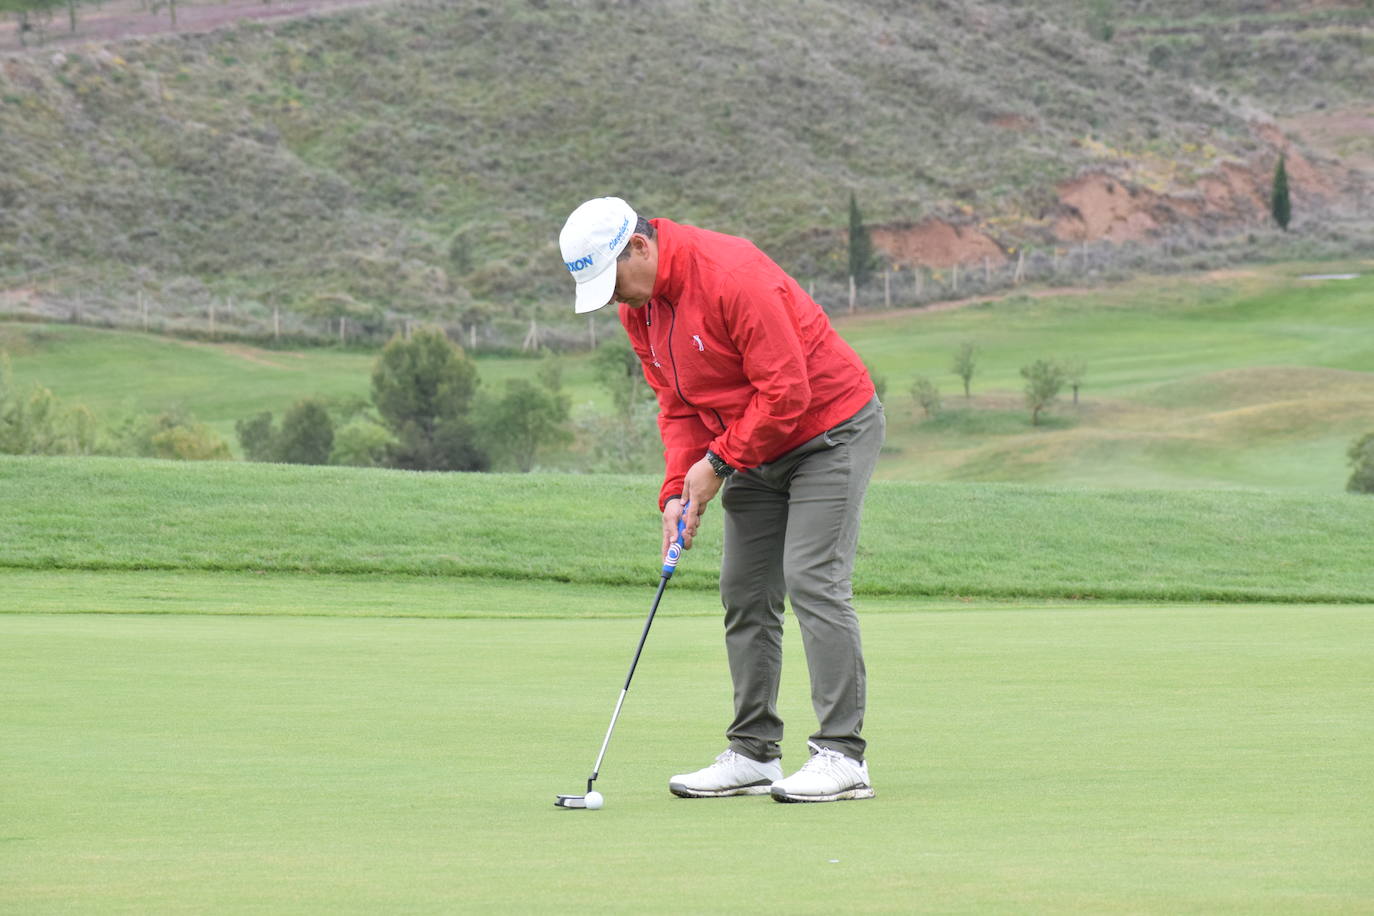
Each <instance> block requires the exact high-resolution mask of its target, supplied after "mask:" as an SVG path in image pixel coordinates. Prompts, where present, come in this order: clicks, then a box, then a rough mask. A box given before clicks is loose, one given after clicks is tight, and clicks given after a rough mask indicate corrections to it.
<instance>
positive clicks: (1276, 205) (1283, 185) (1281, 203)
mask: <svg viewBox="0 0 1374 916" xmlns="http://www.w3.org/2000/svg"><path fill="white" fill-rule="evenodd" d="M1286 159H1287V157H1286V156H1280V157H1279V164H1278V167H1277V168H1275V169H1274V191H1273V193H1272V194H1271V195H1270V198H1269V209H1270V211H1271V212H1272V213H1273V214H1274V222H1276V223H1278V224H1279V228H1280V229H1282V230H1284V231H1285V232H1287V231H1288V223H1289V222H1290V221H1291V220H1292V218H1293V201H1292V200H1291V199H1290V198H1289V196H1288V166H1287V165H1286V162H1285V160H1286Z"/></svg>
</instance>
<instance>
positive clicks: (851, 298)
mask: <svg viewBox="0 0 1374 916" xmlns="http://www.w3.org/2000/svg"><path fill="white" fill-rule="evenodd" d="M858 294H859V289H858V287H857V286H855V285H854V275H853V274H850V275H849V314H851V315H853V314H854V300H855V298H856V297H857V296H858Z"/></svg>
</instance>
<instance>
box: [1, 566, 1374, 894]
mask: <svg viewBox="0 0 1374 916" xmlns="http://www.w3.org/2000/svg"><path fill="white" fill-rule="evenodd" d="M72 575H75V576H76V578H75V579H74V580H73V579H72V578H71V576H69V575H68V574H65V573H51V572H50V573H27V572H12V571H6V572H4V573H0V595H3V596H5V597H4V600H3V603H2V604H0V611H3V612H4V613H0V646H3V650H0V682H3V683H4V684H5V686H6V693H7V701H6V703H5V705H4V707H3V712H0V730H2V731H3V733H4V734H5V735H6V740H5V743H4V744H5V746H4V749H3V751H0V757H2V758H3V763H4V766H3V772H4V786H3V792H0V823H3V824H4V827H3V830H2V831H0V833H2V834H3V835H0V873H3V874H4V875H5V882H4V883H5V893H4V898H3V900H0V909H2V910H4V911H6V912H16V913H18V912H24V913H44V912H70V911H93V910H99V911H101V912H149V911H163V912H166V911H216V912H238V911H250V910H251V911H298V912H299V911H324V910H328V911H340V912H378V911H390V912H395V911H413V912H453V911H457V910H474V911H481V910H497V911H536V912H560V911H565V912H566V911H574V912H590V911H598V912H601V911H612V912H646V911H654V912H659V911H662V912H708V911H710V912H718V911H719V910H720V909H721V908H723V907H725V906H728V905H729V901H740V900H746V901H750V906H751V907H754V908H762V909H765V910H788V911H794V912H824V911H911V910H934V911H941V912H986V911H989V910H994V911H996V910H1002V911H1012V910H1014V911H1019V912H1024V911H1042V912H1047V911H1065V910H1078V911H1084V910H1086V911H1094V912H1122V911H1130V912H1161V913H1163V912H1180V911H1217V910H1246V911H1267V912H1294V911H1302V912H1338V911H1346V912H1348V911H1353V910H1366V909H1368V908H1369V907H1370V906H1371V905H1374V875H1371V873H1370V870H1369V868H1368V863H1369V861H1370V860H1371V856H1372V855H1374V826H1371V824H1370V822H1369V819H1368V817H1367V816H1366V815H1367V808H1366V806H1365V804H1364V803H1363V802H1364V801H1367V800H1368V799H1369V798H1370V795H1371V791H1374V779H1372V778H1371V775H1370V771H1369V767H1368V760H1369V757H1370V754H1371V752H1374V728H1371V722H1370V718H1369V715H1368V710H1369V709H1370V708H1371V706H1374V687H1371V685H1374V660H1372V659H1371V655H1370V653H1369V651H1368V646H1369V645H1370V644H1371V643H1374V616H1371V613H1370V611H1371V608H1370V607H1368V606H1351V605H1326V606H1296V605H1258V606H1255V605H1251V606H1247V605H1225V606H1220V605H1211V606H1208V605H1167V606H1160V605H1150V604H1098V603H1058V604H1052V603H1023V604H1019V605H1011V604H1007V603H996V602H984V603H971V602H957V601H955V602H926V603H922V602H918V601H915V600H913V599H909V598H908V599H897V598H886V599H867V600H865V601H863V602H862V607H861V610H862V612H863V614H864V627H865V632H864V635H865V640H866V646H867V653H868V657H869V668H870V678H871V699H870V716H869V723H868V728H867V732H866V733H867V735H868V737H869V739H870V742H871V746H870V760H871V766H872V772H873V778H874V783H875V786H876V788H877V790H878V797H877V798H876V799H874V800H873V801H871V802H859V803H852V804H835V805H817V806H796V805H778V804H775V803H773V802H771V801H770V800H768V799H767V798H739V799H723V800H711V801H685V800H679V799H674V798H672V797H670V796H669V795H668V793H667V791H666V788H665V784H666V780H667V777H668V776H669V775H670V774H672V773H674V772H678V771H680V770H681V769H685V768H689V767H696V766H699V765H701V764H703V763H705V762H706V761H707V760H709V758H710V756H711V755H713V754H714V753H716V752H717V751H718V750H720V748H721V747H722V746H723V739H722V737H721V731H722V728H723V725H724V722H725V720H726V717H727V714H728V710H729V705H730V696H729V686H728V678H727V677H726V673H725V662H724V657H723V656H724V653H723V649H722V646H721V640H720V626H719V622H718V621H717V620H716V619H713V617H714V608H713V606H712V605H713V598H712V596H711V595H710V594H709V593H708V592H703V591H700V590H680V591H673V590H671V589H670V591H669V593H668V594H667V596H665V599H664V612H663V613H664V616H663V617H662V619H660V620H659V621H658V622H657V623H656V624H655V630H654V632H653V634H652V635H651V638H650V641H649V645H648V648H647V649H646V653H645V656H644V660H643V662H642V664H641V668H640V671H639V673H638V675H637V677H636V681H635V684H634V687H633V689H632V690H631V693H630V699H629V701H628V703H627V706H626V710H625V713H624V715H623V716H622V719H621V723H620V725H619V727H618V729H617V732H616V735H615V739H614V741H613V743H612V747H611V749H610V752H609V754H608V757H607V760H606V764H605V766H604V767H603V770H602V777H601V780H600V781H599V782H598V787H599V788H600V789H602V791H604V792H605V794H606V798H607V803H606V808H605V810H603V811H600V812H594V813H593V812H586V811H565V810H559V809H556V808H554V807H553V805H552V801H553V796H554V795H555V794H556V793H558V792H579V791H582V788H583V786H584V784H585V778H586V774H587V771H588V769H589V767H590V764H591V761H592V759H593V757H594V755H595V751H596V749H597V746H598V744H599V742H600V739H601V736H602V734H603V732H604V729H605V726H606V722H607V720H608V717H609V714H610V709H611V705H612V703H613V701H614V698H615V694H616V692H617V690H618V689H619V686H620V682H621V680H622V679H623V676H624V671H625V665H626V663H627V662H628V660H629V655H630V653H631V651H632V649H633V644H634V640H635V638H636V637H637V634H638V629H639V626H640V618H641V616H642V614H643V613H644V612H645V611H647V602H648V601H649V599H650V598H651V597H652V594H651V592H650V591H645V590H641V589H634V588H604V587H603V588H582V589H576V588H570V591H569V600H568V607H567V615H568V616H566V617H558V616H548V615H550V614H556V613H557V610H558V607H557V603H558V601H559V593H560V590H561V587H559V586H557V585H551V584H548V583H537V584H535V585H534V586H531V587H528V588H527V587H525V586H523V585H521V584H518V583H483V582H481V581H478V580H467V581H465V582H463V583H462V584H461V585H460V586H454V583H453V582H452V581H451V580H450V581H448V582H446V583H445V582H443V581H442V580H433V581H426V580H416V579H404V578H397V579H390V580H388V579H386V578H383V577H375V578H366V577H335V578H329V577H302V576H268V577H258V582H259V585H258V587H257V589H256V590H253V589H252V588H251V587H250V586H249V585H248V583H249V582H250V580H251V579H252V577H250V576H238V575H228V574H192V573H178V574H168V573H117V574H111V573H77V574H72ZM82 577H86V578H82ZM45 582H46V587H45V585H44V583H45ZM64 583H65V584H64ZM449 587H452V588H453V589H455V590H454V591H453V593H452V594H447V595H446V592H447V591H448V588H449ZM64 590H65V591H64ZM214 594H219V595H222V596H229V595H232V596H234V597H232V598H229V597H222V598H220V599H218V600H215V599H211V598H209V597H204V596H210V595H214ZM398 594H399V595H401V596H402V597H403V598H405V599H407V600H408V603H409V604H410V605H411V607H412V609H415V610H417V611H418V612H421V613H424V614H426V615H427V616H422V617H420V618H418V619H406V618H400V619H391V618H386V617H376V616H364V615H365V614H366V613H367V612H366V608H367V606H368V605H369V604H370V603H375V604H377V605H378V606H379V608H380V610H379V613H382V614H387V613H393V612H396V613H399V612H400V608H399V604H402V603H406V602H405V601H403V602H397V601H396V600H395V596H396V595H398ZM44 595H46V596H47V597H44ZM76 595H81V596H84V597H83V598H81V599H80V600H78V599H76V598H75V597H74V596H76ZM103 595H108V597H98V596H103ZM197 595H200V596H203V597H202V598H199V599H198V598H197V597H196V596H197ZM158 596H162V597H163V601H161V602H159V601H158V600H156V599H157V597H158ZM140 602H141V605H140ZM530 605H535V606H534V607H531V606H530ZM598 605H599V606H600V610H598ZM140 607H141V609H143V610H147V611H152V612H154V613H117V611H125V612H127V611H132V610H137V609H139V608H140ZM64 608H65V609H67V610H71V611H97V610H106V611H116V613H103V614H91V613H60V614H55V613H51V612H52V611H55V610H62V609H64ZM483 608H486V609H487V610H488V613H489V615H488V616H485V617H484V616H482V614H481V612H482V610H483ZM242 614H258V615H262V616H240V615H242ZM304 614H316V615H323V616H298V615H304ZM335 614H338V615H340V616H333V615H335ZM429 615H432V616H429ZM522 615H529V616H522ZM792 626H793V624H792V621H791V619H790V618H789V620H788V627H789V634H790V635H791V636H792V637H795V630H794V629H792ZM782 708H783V714H784V717H785V718H786V719H787V721H788V722H789V723H790V725H791V729H790V731H789V735H788V739H787V742H786V748H787V753H788V754H789V757H788V758H786V759H785V763H788V764H789V765H790V767H795V766H796V764H797V763H799V762H800V755H801V753H803V751H802V748H803V747H804V744H803V742H804V736H805V734H806V732H807V731H808V730H809V728H810V723H811V716H810V711H809V707H808V703H807V700H806V686H805V665H804V663H803V661H802V659H801V656H800V646H799V641H798V640H796V639H795V638H791V639H789V642H788V666H787V669H786V671H785V673H784V684H783V696H782ZM1362 800H1363V801H1362Z"/></svg>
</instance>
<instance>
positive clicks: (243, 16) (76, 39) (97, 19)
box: [0, 0, 388, 53]
mask: <svg viewBox="0 0 1374 916" xmlns="http://www.w3.org/2000/svg"><path fill="white" fill-rule="evenodd" d="M386 2H388V0H287V2H282V0H227V2H224V3H198V4H194V5H192V4H186V3H178V4H177V7H176V13H177V21H176V24H175V25H173V24H172V19H171V13H170V10H169V9H168V7H167V6H166V4H165V2H164V3H163V4H161V5H160V6H159V7H158V9H157V12H153V11H152V6H153V4H152V3H151V2H148V0H110V2H107V3H105V4H103V5H102V7H101V8H100V9H96V8H94V7H90V6H83V7H81V8H80V12H79V15H78V16H77V20H76V30H75V31H72V30H71V28H70V23H69V21H68V19H67V16H66V13H65V11H58V13H59V14H58V15H55V16H53V18H52V19H51V21H49V22H47V23H46V24H44V26H43V28H42V30H41V31H38V30H35V31H33V32H30V33H29V34H28V35H27V36H26V40H27V42H28V48H27V50H29V51H42V50H48V49H62V48H70V47H74V46H79V45H83V44H87V43H100V42H108V41H119V40H121V39H125V38H153V37H157V36H162V35H194V34H197V33H200V32H210V31H213V30H215V29H218V28H222V27H223V26H226V25H231V24H233V23H236V22H244V21H252V22H283V21H286V20H290V19H300V18H303V17H305V16H318V15H328V14H330V13H337V12H340V11H342V10H348V9H354V8H357V7H363V6H378V5H381V4H383V3H386ZM19 38H20V36H19V24H18V21H17V20H16V19H14V18H12V17H7V18H6V20H5V21H4V23H3V24H0V53H6V52H16V51H23V50H25V48H24V47H23V46H22V45H21V44H20V41H19Z"/></svg>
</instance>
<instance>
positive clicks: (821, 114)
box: [0, 0, 1258, 329]
mask: <svg viewBox="0 0 1374 916" xmlns="http://www.w3.org/2000/svg"><path fill="white" fill-rule="evenodd" d="M760 24H766V27H765V28H761V27H760ZM1249 116H1250V112H1249V109H1248V108H1246V107H1245V106H1244V105H1241V104H1238V103H1232V102H1230V101H1226V100H1223V99H1220V98H1218V97H1216V96H1213V95H1210V94H1208V93H1206V92H1201V91H1198V89H1197V87H1196V86H1195V85H1194V83H1193V81H1192V80H1191V78H1187V77H1180V75H1179V74H1177V73H1176V72H1174V71H1173V70H1172V69H1170V68H1162V67H1151V66H1150V65H1149V64H1148V62H1147V61H1145V60H1143V59H1142V58H1141V56H1140V55H1139V54H1138V53H1137V52H1136V51H1135V50H1134V49H1132V48H1128V47H1125V46H1118V45H1116V44H1114V43H1109V42H1103V41H1100V40H1098V39H1095V38H1093V37H1092V36H1090V35H1089V34H1087V32H1086V31H1085V30H1084V29H1083V28H1082V27H1081V25H1080V23H1079V22H1078V20H1077V18H1076V17H1070V18H1066V17H1063V16H1061V15H1059V14H1058V12H1057V11H1055V10H1049V11H1041V10H1037V9H1036V8H1034V7H1031V8H1026V7H1017V8H1008V7H1006V6H1005V5H1003V4H997V3H989V2H979V3H969V4H936V5H924V4H898V3H893V2H888V3H876V4H875V3H829V2H826V3H819V2H806V3H800V4H798V3H791V2H783V0H768V2H765V3H753V4H748V5H747V6H746V5H744V4H738V3H731V2H719V0H715V2H713V0H673V2H666V3H656V4H653V5H652V6H651V7H649V6H640V5H628V6H622V5H607V4H602V3H595V2H590V0H585V2H576V3H559V4H543V3H524V2H513V0H508V2H500V3H491V4H483V5H462V6H455V5H454V4H450V3H443V2H439V0H414V2H407V3H398V4H387V5H385V6H383V7H378V8H374V9H368V10H362V11H355V12H350V13H345V14H340V15H338V16H334V17H329V18H320V19H311V20H302V21H297V22H293V23H289V24H283V25H278V26H273V27H260V26H244V27H241V28H237V29H231V30H227V31H223V32H219V33H215V34H211V35H200V36H187V37H183V38H177V39H175V40H165V41H151V42H128V43H124V44H119V45H117V46H112V47H109V48H99V47H94V48H88V49H82V50H80V51H68V52H64V53H62V54H59V55H53V54H51V53H48V52H42V51H34V52H32V53H31V54H29V55H27V56H24V55H20V56H17V57H14V58H12V59H9V60H7V61H6V64H5V66H4V68H2V69H0V137H2V138H3V140H2V141H0V142H3V150H4V161H5V168H4V169H3V170H0V285H3V286H7V287H11V288H15V289H19V290H21V291H28V290H33V289H37V290H39V291H40V292H41V293H42V294H43V296H44V297H47V298H46V299H45V301H49V302H50V306H49V307H50V308H51V309H53V310H54V311H53V313H54V314H60V315H62V316H63V317H65V316H66V315H67V314H69V313H70V312H71V311H72V310H77V311H81V312H83V313H84V314H86V315H87V316H91V317H96V318H97V319H98V317H99V316H102V315H105V316H109V315H113V314H120V315H122V320H124V321H126V322H128V323H133V322H134V321H135V320H136V319H135V318H134V316H135V315H137V314H138V305H137V301H138V298H137V297H138V295H139V294H140V293H141V294H142V295H143V296H144V301H146V302H149V303H150V304H151V309H152V311H153V314H154V317H155V318H156V320H157V322H158V326H164V325H165V326H167V327H171V328H175V327H178V326H180V325H186V324H188V323H189V321H190V318H191V316H196V317H197V319H198V320H199V321H201V322H203V320H204V319H203V316H204V314H205V312H206V311H207V310H208V308H209V307H210V305H211V304H216V305H217V306H218V307H219V309H220V316H219V320H220V322H221V325H220V327H221V329H232V328H233V326H234V325H235V323H236V322H237V323H244V322H246V321H248V320H249V319H250V318H251V319H252V320H254V321H255V322H256V323H257V327H258V328H259V329H261V328H262V327H264V326H265V325H264V323H265V322H267V321H268V320H269V318H270V315H271V309H272V308H273V307H274V306H281V307H283V308H285V309H286V310H287V312H288V315H287V321H288V325H290V326H291V327H293V328H296V327H301V325H300V321H299V316H332V317H338V316H347V317H350V318H352V319H353V320H354V321H355V322H358V323H369V322H371V323H376V322H379V321H381V320H383V319H384V318H386V317H387V316H398V315H411V316H434V315H443V316H444V317H445V318H446V319H449V320H452V321H473V322H484V321H485V322H490V321H491V320H493V319H492V316H493V315H495V316H500V317H502V318H512V320H513V321H514V326H518V323H519V322H518V320H515V318H514V316H516V315H517V313H518V319H519V320H526V319H525V313H526V311H527V310H528V309H530V308H534V307H536V306H545V305H547V306H549V307H550V308H552V309H553V310H554V311H555V312H557V313H558V314H560V315H563V314H565V312H566V309H565V308H564V306H565V305H566V303H565V302H564V300H565V299H566V293H567V291H566V288H565V287H566V282H567V280H566V277H565V276H564V275H563V271H562V270H561V267H560V265H559V259H558V256H557V251H556V246H555V245H554V238H555V236H556V232H557V228H558V226H559V225H560V223H561V220H562V218H563V217H564V216H565V214H566V213H567V212H568V211H569V210H570V209H571V208H572V207H573V206H574V205H576V204H577V203H578V202H580V201H581V200H582V199H584V198H586V197H588V196H591V195H594V194H601V193H621V194H624V195H625V196H627V197H629V198H630V199H632V200H633V201H634V202H635V203H636V204H637V206H639V207H640V208H641V209H642V210H643V211H645V212H648V213H651V214H663V215H671V216H673V217H675V218H678V219H682V220H685V221H693V222H700V223H703V224H709V225H711V226H714V227H717V228H720V229H722V230H726V231H737V232H743V233H747V234H749V235H750V236H751V237H753V238H755V239H756V240H757V241H758V242H759V243H760V244H761V245H763V246H764V247H765V248H766V249H767V250H769V251H770V252H772V253H774V254H775V255H776V256H777V257H778V258H779V259H780V260H781V261H782V262H783V264H784V265H785V266H787V267H788V268H789V269H792V270H794V271H796V272H798V273H799V274H802V275H805V276H820V277H826V276H839V275H840V274H841V273H842V272H843V266H842V262H843V228H844V226H845V209H844V208H845V205H846V202H847V199H848V195H849V193H850V192H851V191H854V192H856V193H857V194H858V197H859V200H860V202H861V203H862V204H863V207H864V212H865V215H866V216H867V218H868V219H869V220H870V221H875V222H912V221H916V220H919V219H921V218H923V217H927V216H931V215H940V216H946V217H950V218H953V219H956V220H960V221H967V220H972V219H975V218H977V219H980V220H984V221H986V226H985V228H988V229H989V230H990V231H993V232H994V234H996V235H999V236H1004V237H1005V239H1006V240H1007V242H1008V244H1013V243H1018V242H1017V240H1018V239H1019V240H1021V241H1022V242H1024V241H1027V240H1029V241H1035V240H1037V239H1039V240H1040V241H1044V234H1045V228H1044V227H1045V226H1046V225H1048V221H1049V220H1050V218H1051V217H1052V216H1053V215H1054V214H1055V213H1056V212H1057V208H1058V207H1059V203H1058V200H1057V197H1056V196H1055V193H1054V191H1053V188H1054V186H1055V184H1056V183H1057V182H1059V181H1061V180H1062V179H1064V178H1066V177H1069V176H1071V175H1073V174H1075V173H1076V172H1077V171H1079V170H1080V169H1082V168H1084V167H1087V166H1090V165H1093V164H1111V163H1114V162H1117V161H1118V158H1119V157H1120V156H1121V155H1122V152H1121V151H1123V150H1135V151H1138V152H1140V153H1141V154H1147V155H1148V156H1150V157H1153V158H1154V159H1157V160H1159V161H1168V162H1170V163H1171V166H1170V168H1171V170H1172V171H1173V172H1174V173H1176V174H1177V175H1179V176H1182V177H1183V178H1185V179H1186V178H1187V177H1188V176H1194V177H1195V176H1196V175H1197V174H1200V173H1201V172H1203V171H1205V170H1206V169H1208V168H1210V167H1212V166H1214V165H1216V164H1217V163H1219V162H1221V161H1223V160H1225V159H1227V158H1228V157H1243V156H1245V155H1247V154H1249V153H1251V152H1253V151H1254V150H1255V149H1257V143H1258V141H1256V139H1255V138H1254V137H1253V136H1252V135H1251V132H1250V127H1249V125H1248V122H1247V119H1248V117H1249ZM1088 141H1090V142H1088ZM24 294H25V295H27V292H25V293H24ZM231 301H232V304H233V310H232V311H230V309H229V303H230V302H231ZM312 327H316V326H312Z"/></svg>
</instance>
